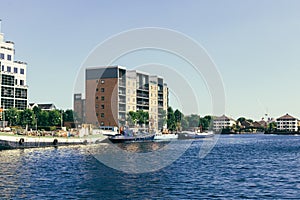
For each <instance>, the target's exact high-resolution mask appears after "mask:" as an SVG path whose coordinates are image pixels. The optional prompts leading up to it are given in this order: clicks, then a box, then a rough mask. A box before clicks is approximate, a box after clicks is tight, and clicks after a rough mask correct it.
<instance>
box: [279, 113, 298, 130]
mask: <svg viewBox="0 0 300 200" xmlns="http://www.w3.org/2000/svg"><path fill="white" fill-rule="evenodd" d="M276 123H277V130H280V131H289V132H296V131H298V119H297V118H295V117H293V116H291V115H289V114H286V115H283V116H282V117H279V118H277V119H276Z"/></svg>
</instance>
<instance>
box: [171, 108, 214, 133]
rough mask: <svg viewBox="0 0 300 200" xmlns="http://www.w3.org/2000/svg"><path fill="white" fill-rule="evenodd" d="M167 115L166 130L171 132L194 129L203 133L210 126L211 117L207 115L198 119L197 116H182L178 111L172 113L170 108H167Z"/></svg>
mask: <svg viewBox="0 0 300 200" xmlns="http://www.w3.org/2000/svg"><path fill="white" fill-rule="evenodd" d="M167 113H168V114H167V128H168V129H169V130H171V131H180V130H188V129H192V128H196V127H197V128H201V129H202V130H203V131H204V130H208V129H209V128H210V127H211V125H212V124H211V123H212V117H211V116H209V115H207V116H205V117H200V116H199V115H197V114H192V115H188V116H184V114H183V113H182V112H180V111H179V110H178V109H176V110H175V111H173V108H172V107H169V108H168V112H167Z"/></svg>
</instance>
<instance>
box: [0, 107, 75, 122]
mask: <svg viewBox="0 0 300 200" xmlns="http://www.w3.org/2000/svg"><path fill="white" fill-rule="evenodd" d="M73 114H74V112H73V110H66V111H63V110H50V111H47V110H41V109H40V108H38V107H34V108H33V109H32V110H31V109H25V110H17V109H16V108H10V109H8V110H5V111H4V112H3V113H2V115H1V118H2V119H1V120H2V121H7V123H8V126H22V127H25V126H29V127H33V126H38V127H40V126H43V127H47V126H61V125H63V123H64V122H73V121H74V115H73Z"/></svg>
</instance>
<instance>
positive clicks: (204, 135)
mask: <svg viewBox="0 0 300 200" xmlns="http://www.w3.org/2000/svg"><path fill="white" fill-rule="evenodd" d="M210 137H214V134H213V133H212V132H207V133H195V132H190V131H185V132H181V133H178V139H201V138H210Z"/></svg>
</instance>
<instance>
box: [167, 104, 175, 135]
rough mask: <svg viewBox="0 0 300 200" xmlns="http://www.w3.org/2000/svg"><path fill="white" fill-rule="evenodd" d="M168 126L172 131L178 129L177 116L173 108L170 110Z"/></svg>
mask: <svg viewBox="0 0 300 200" xmlns="http://www.w3.org/2000/svg"><path fill="white" fill-rule="evenodd" d="M167 126H168V129H169V130H171V131H173V130H175V129H176V119H175V115H174V112H173V109H172V107H169V108H168V114H167Z"/></svg>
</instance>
